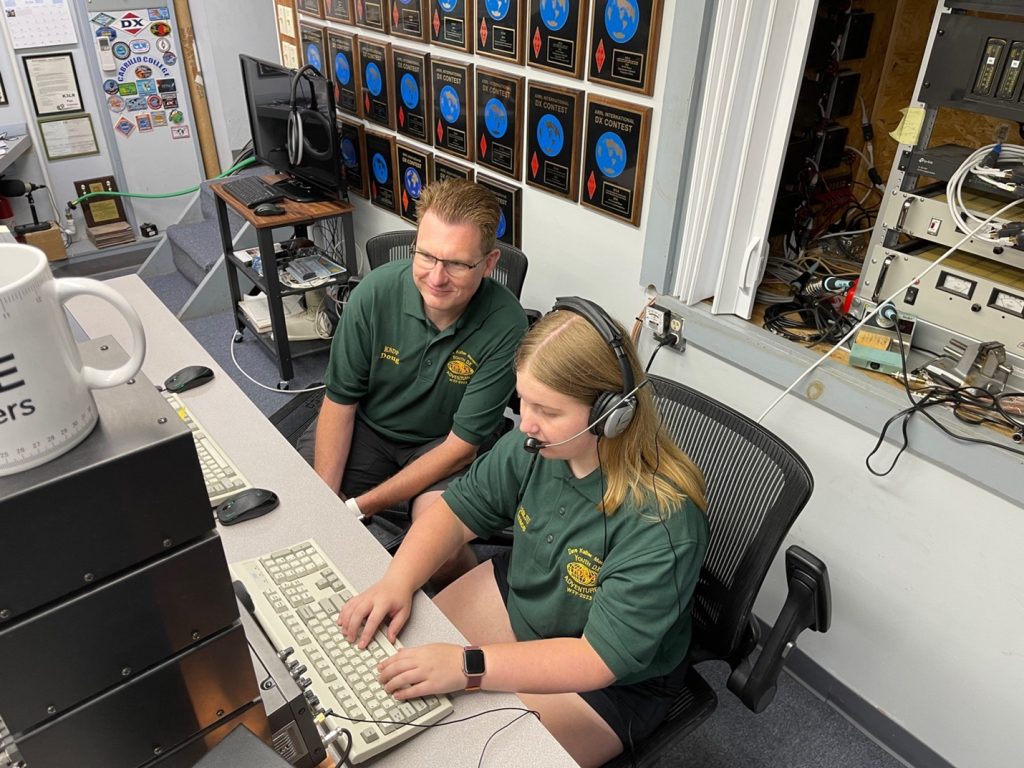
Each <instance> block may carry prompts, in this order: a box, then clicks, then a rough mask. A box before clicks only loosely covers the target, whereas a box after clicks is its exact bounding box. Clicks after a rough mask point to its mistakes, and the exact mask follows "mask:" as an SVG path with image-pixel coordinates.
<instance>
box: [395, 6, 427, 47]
mask: <svg viewBox="0 0 1024 768" xmlns="http://www.w3.org/2000/svg"><path fill="white" fill-rule="evenodd" d="M388 3H389V4H390V8H391V19H390V22H391V34H392V35H398V36H399V37H408V38H409V39H410V40H426V39H427V29H428V28H429V26H430V22H429V19H430V16H429V15H428V13H427V0H388Z"/></svg>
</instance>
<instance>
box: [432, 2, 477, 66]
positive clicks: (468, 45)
mask: <svg viewBox="0 0 1024 768" xmlns="http://www.w3.org/2000/svg"><path fill="white" fill-rule="evenodd" d="M480 1H481V2H482V1H483V0H480ZM471 8H472V4H471V0H430V42H432V43H436V44H437V45H444V46H447V47H448V48H457V49H458V50H460V51H466V52H467V53H471V52H472V50H473V48H472V42H473V35H472V32H471V31H470V27H469V25H470V9H471Z"/></svg>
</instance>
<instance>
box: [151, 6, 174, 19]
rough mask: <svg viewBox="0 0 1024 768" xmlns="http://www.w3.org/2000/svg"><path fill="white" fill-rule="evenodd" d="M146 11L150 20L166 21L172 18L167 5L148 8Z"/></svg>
mask: <svg viewBox="0 0 1024 768" xmlns="http://www.w3.org/2000/svg"><path fill="white" fill-rule="evenodd" d="M146 13H148V14H149V20H150V21H166V20H167V19H169V18H171V12H170V10H169V9H168V8H167V7H166V6H164V7H163V8H147V9H146Z"/></svg>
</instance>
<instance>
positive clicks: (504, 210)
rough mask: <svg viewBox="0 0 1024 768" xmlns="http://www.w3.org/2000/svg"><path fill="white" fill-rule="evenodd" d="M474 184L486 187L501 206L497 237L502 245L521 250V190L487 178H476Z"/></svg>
mask: <svg viewBox="0 0 1024 768" xmlns="http://www.w3.org/2000/svg"><path fill="white" fill-rule="evenodd" d="M476 183H477V184H479V185H480V186H482V187H487V189H489V190H491V192H493V193H494V196H495V197H497V198H498V205H500V206H501V218H499V219H498V232H497V237H498V240H500V241H501V242H503V243H508V244H509V245H511V246H514V247H515V248H521V247H522V245H521V243H522V234H523V190H522V189H521V188H520V187H517V186H514V185H512V184H505V183H504V182H501V181H498V180H497V179H492V178H490V177H488V176H477V177H476Z"/></svg>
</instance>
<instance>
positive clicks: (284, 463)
mask: <svg viewBox="0 0 1024 768" xmlns="http://www.w3.org/2000/svg"><path fill="white" fill-rule="evenodd" d="M107 285H109V286H110V287H112V288H114V289H115V290H116V291H118V292H119V293H121V294H122V295H123V296H124V297H125V298H126V299H127V300H128V302H129V303H130V304H131V305H132V306H133V307H134V308H135V310H136V311H137V312H138V313H139V317H141V318H142V324H143V326H144V327H145V329H146V334H147V352H146V360H145V363H144V364H143V367H142V369H143V373H145V374H146V376H147V377H148V378H149V379H150V381H154V382H162V381H163V380H164V379H165V378H167V377H168V376H169V375H170V374H172V373H174V372H175V371H177V370H178V369H180V368H183V367H184V366H186V365H191V364H198V365H206V366H209V367H210V368H211V369H213V371H214V374H215V376H214V379H213V381H212V382H211V383H209V384H206V385H204V386H202V387H198V388H196V389H193V390H190V391H188V392H184V393H182V394H181V396H180V397H181V399H182V401H183V402H184V403H185V405H186V406H187V407H188V408H189V410H190V411H192V413H194V414H195V416H196V417H197V418H198V419H199V421H200V422H201V423H202V424H203V426H204V427H206V429H208V430H209V431H210V433H211V434H212V435H213V436H214V439H216V441H217V442H218V443H219V444H220V446H221V447H222V448H223V449H224V451H225V452H226V453H227V454H228V455H230V456H231V458H232V460H233V461H234V462H235V464H237V465H238V468H239V469H241V470H242V472H243V473H244V474H245V476H246V477H247V478H248V479H249V482H251V483H253V484H254V485H257V486H260V487H263V488H269V489H271V490H273V491H274V492H276V493H277V494H278V496H279V497H280V499H281V506H280V507H279V508H278V509H276V510H275V511H273V512H271V513H270V514H269V515H265V516H263V517H260V518H258V519H256V520H252V521H249V522H246V523H243V524H241V525H236V526H232V527H228V528H224V527H223V526H218V531H219V533H220V535H221V539H222V540H223V542H224V550H225V552H226V554H227V558H228V561H229V562H232V561H236V560H243V559H246V558H251V557H256V556H257V555H260V554H265V553H267V552H271V551H273V550H275V549H280V548H281V547H283V546H286V545H289V544H293V543H296V542H299V541H301V540H303V539H306V538H315V539H316V540H317V542H318V543H319V544H320V546H321V547H323V549H324V551H325V552H326V553H327V555H328V556H329V557H330V558H331V559H332V560H333V561H334V562H335V564H336V565H337V566H338V567H339V568H340V569H341V570H342V571H343V572H344V573H345V575H346V576H348V577H349V579H351V580H352V583H353V586H355V587H356V589H359V590H363V589H366V588H367V587H369V586H370V585H371V584H372V583H373V582H375V581H376V580H377V579H379V578H380V577H381V576H382V575H383V574H384V571H385V569H386V568H387V565H388V562H389V560H390V558H389V557H388V555H387V553H386V552H385V551H384V550H383V549H382V548H381V546H380V545H379V544H378V543H377V541H376V540H375V539H374V538H373V536H372V535H371V534H370V533H369V532H368V531H367V530H366V528H365V527H364V526H363V525H362V524H361V523H359V522H358V521H357V520H356V519H355V518H354V517H353V516H352V515H351V513H350V512H348V511H347V509H346V508H345V506H344V505H343V504H342V503H341V501H340V500H339V499H338V497H337V496H335V495H334V494H333V493H332V492H331V491H330V490H329V489H328V488H327V486H326V485H325V484H324V483H323V482H321V481H320V479H319V478H318V477H317V476H316V474H315V473H314V472H313V470H312V469H311V468H310V467H309V465H307V464H306V462H305V461H304V460H303V459H302V457H300V456H299V454H298V453H297V452H296V451H295V450H294V449H293V448H292V446H291V445H289V444H288V442H287V441H286V440H285V439H284V437H282V436H281V435H280V433H278V431H277V430H276V429H274V427H273V426H272V425H271V424H270V422H269V421H267V419H266V417H265V416H263V414H262V413H260V412H259V410H257V408H256V406H254V405H253V404H252V403H251V402H250V401H249V399H248V398H247V397H246V396H245V395H244V394H243V393H242V391H241V390H240V389H239V388H238V386H237V385H236V384H235V383H234V382H233V381H232V380H231V379H230V377H229V376H228V375H227V374H226V373H225V372H224V371H223V370H222V369H221V368H220V367H219V366H218V365H217V363H216V362H215V361H214V359H213V358H212V357H210V355H209V354H208V353H207V352H206V351H205V350H204V349H203V348H202V347H201V346H199V343H198V342H197V341H196V340H195V339H194V338H192V336H191V335H190V334H189V333H188V332H187V331H186V330H185V328H184V326H182V325H181V323H179V322H178V320H177V319H176V318H175V317H174V316H173V315H172V314H171V312H170V311H169V310H168V309H167V308H166V307H165V306H164V305H163V304H162V303H161V302H160V300H159V299H157V297H156V296H155V295H154V294H153V293H152V292H151V291H150V290H149V288H147V287H146V285H145V284H144V283H143V282H142V280H140V279H139V278H138V277H137V276H135V275H130V276H127V277H119V278H115V279H113V280H110V281H108V282H107ZM67 306H68V309H69V310H70V312H71V314H72V315H73V316H74V318H75V320H76V321H77V322H78V324H79V325H80V326H81V327H82V329H83V330H84V331H85V332H86V333H87V334H88V335H89V336H90V337H91V338H96V337H99V336H105V335H112V336H114V338H115V339H116V340H117V341H118V343H120V344H121V345H122V346H123V347H125V348H126V349H127V348H129V347H130V346H131V338H130V334H129V332H128V329H127V326H126V325H125V322H124V320H123V319H122V318H121V316H120V315H119V314H118V312H117V311H116V310H115V309H114V308H113V307H111V306H110V305H109V304H106V303H105V302H103V301H102V300H100V299H96V298H94V297H91V296H78V297H75V298H73V299H72V300H71V301H69V302H68V305H67ZM400 639H401V640H402V642H403V643H405V644H407V645H420V644H423V643H429V642H452V643H459V644H463V643H464V642H465V640H464V638H463V637H462V636H461V635H460V634H459V633H458V632H457V631H456V629H455V628H454V627H453V626H452V625H451V623H450V622H449V621H448V620H447V619H446V618H445V617H444V615H443V614H442V613H441V612H440V611H439V610H438V609H437V608H435V607H434V604H433V603H432V602H431V601H430V600H429V599H428V598H427V597H426V596H425V595H423V594H422V593H419V594H417V595H416V598H415V600H414V603H413V616H412V619H411V620H410V622H409V623H408V625H407V626H406V627H405V629H404V630H403V631H402V635H401V638H400ZM452 698H453V701H454V704H455V712H454V713H453V714H452V715H450V716H449V717H448V718H447V720H453V719H457V718H462V717H466V716H469V715H473V714H476V713H478V712H483V711H484V710H488V709H493V708H497V707H521V706H522V702H520V701H519V699H518V698H517V697H516V696H514V695H513V694H507V693H492V692H482V693H473V694H456V695H454V696H453V697H452ZM517 714H518V713H515V712H502V713H495V714H493V715H487V716H484V717H481V718H478V719H476V720H471V721H469V722H466V723H460V724H456V725H451V726H446V727H443V728H434V729H430V730H428V731H427V732H426V733H423V734H421V735H419V736H416V737H414V738H413V739H411V740H409V741H407V742H406V743H405V744H403V745H401V746H399V747H397V748H396V749H394V750H392V751H391V752H388V753H386V754H384V755H382V756H381V757H380V758H378V759H376V760H375V761H374V763H373V766H374V768H378V767H380V768H387V767H389V766H429V765H444V766H451V767H453V768H457V767H458V766H465V767H466V768H474V767H475V766H476V765H477V762H478V760H479V759H480V751H481V750H482V749H483V746H484V742H485V741H487V738H488V737H489V736H490V735H491V734H492V733H494V731H496V730H497V729H498V728H500V727H501V726H503V725H505V724H506V723H508V722H509V721H510V720H511V719H512V718H513V717H514V716H516V715H517ZM442 722H445V721H442ZM484 765H485V766H492V767H495V766H524V767H526V766H528V767H529V768H535V766H556V767H557V766H573V765H575V763H574V762H573V761H572V759H571V758H570V757H569V756H568V754H566V752H565V751H564V750H563V749H562V748H561V746H559V745H558V743H557V742H556V741H555V740H554V739H553V738H552V737H551V736H550V734H548V732H547V731H546V730H545V729H544V727H543V726H542V725H541V724H540V723H539V722H537V721H536V720H535V719H534V718H532V717H528V718H523V719H522V720H520V721H518V722H517V723H516V724H515V725H513V726H512V727H511V728H508V729H506V730H504V731H502V732H501V733H499V734H498V735H497V736H496V737H495V738H494V739H493V740H492V741H491V743H490V745H489V746H488V748H487V753H486V755H485V756H484Z"/></svg>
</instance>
